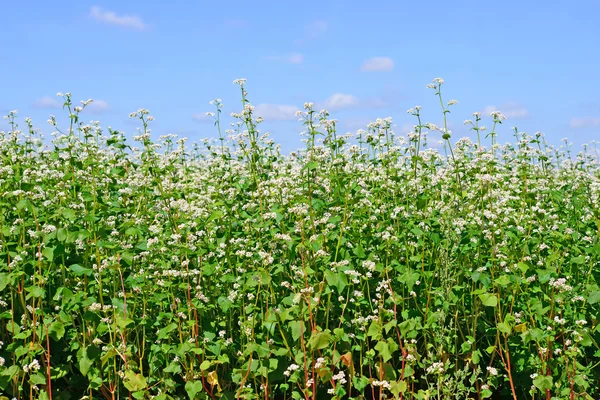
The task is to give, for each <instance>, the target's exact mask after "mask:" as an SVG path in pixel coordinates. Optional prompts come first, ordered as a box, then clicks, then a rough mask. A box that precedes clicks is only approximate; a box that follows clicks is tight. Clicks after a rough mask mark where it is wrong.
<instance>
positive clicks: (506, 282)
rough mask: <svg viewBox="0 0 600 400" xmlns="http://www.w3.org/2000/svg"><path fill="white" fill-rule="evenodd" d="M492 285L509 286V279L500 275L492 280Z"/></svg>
mask: <svg viewBox="0 0 600 400" xmlns="http://www.w3.org/2000/svg"><path fill="white" fill-rule="evenodd" d="M494 284H495V285H500V286H508V285H509V284H510V278H509V277H508V276H507V275H500V277H498V278H497V279H496V280H494Z"/></svg>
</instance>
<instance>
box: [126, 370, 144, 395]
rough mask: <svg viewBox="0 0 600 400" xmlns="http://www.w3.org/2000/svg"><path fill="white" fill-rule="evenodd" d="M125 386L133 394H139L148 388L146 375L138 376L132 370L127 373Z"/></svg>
mask: <svg viewBox="0 0 600 400" xmlns="http://www.w3.org/2000/svg"><path fill="white" fill-rule="evenodd" d="M123 385H125V387H126V388H127V389H128V390H130V391H132V392H138V391H140V390H144V389H146V387H148V384H147V383H146V378H144V375H142V374H136V373H135V372H133V371H132V370H130V369H129V370H127V371H125V380H124V381H123Z"/></svg>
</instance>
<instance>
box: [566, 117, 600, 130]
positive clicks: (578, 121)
mask: <svg viewBox="0 0 600 400" xmlns="http://www.w3.org/2000/svg"><path fill="white" fill-rule="evenodd" d="M569 126H570V127H571V128H598V127H600V118H571V121H570V122H569Z"/></svg>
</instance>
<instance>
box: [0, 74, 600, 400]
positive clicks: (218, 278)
mask: <svg viewBox="0 0 600 400" xmlns="http://www.w3.org/2000/svg"><path fill="white" fill-rule="evenodd" d="M234 83H235V84H237V85H239V88H240V94H241V98H242V105H243V108H241V110H240V111H239V113H234V114H233V115H232V116H233V117H234V118H235V121H236V122H235V123H234V124H231V126H226V124H224V123H223V120H222V117H223V116H222V115H221V112H222V107H223V105H222V102H221V100H220V99H218V100H215V101H214V102H213V103H212V104H213V107H214V113H211V117H212V118H213V119H214V125H215V127H214V136H215V139H214V140H205V141H202V142H199V143H194V144H190V143H189V142H186V139H185V138H177V137H175V136H174V135H166V136H161V137H160V140H158V141H157V142H153V141H151V136H150V129H151V127H152V120H153V117H152V116H151V114H150V113H149V111H148V110H145V109H140V110H138V111H137V112H134V113H132V114H131V115H130V118H132V119H134V120H137V123H138V126H139V134H138V135H137V136H135V137H134V140H135V142H131V141H130V140H127V139H126V138H125V135H124V134H123V133H120V132H117V131H114V130H112V129H105V128H103V127H102V125H101V124H100V123H99V122H92V123H89V124H87V123H85V122H84V120H88V119H89V117H88V116H87V114H86V110H85V108H86V106H87V105H89V104H90V101H84V102H82V103H81V104H80V103H78V102H76V101H74V100H73V99H72V96H71V94H69V93H66V94H60V96H61V97H60V98H61V102H64V112H65V114H66V115H67V117H68V121H69V123H68V124H67V125H66V126H61V125H60V124H59V123H58V122H57V119H56V118H54V117H51V118H50V120H49V121H48V122H49V123H50V124H51V125H52V126H51V128H52V130H53V131H54V133H52V135H51V137H47V138H42V137H41V136H40V134H39V133H38V131H37V130H36V129H35V127H34V125H33V124H34V122H32V121H31V120H30V119H24V120H21V119H20V118H19V116H18V115H17V113H16V112H11V113H9V115H8V116H7V117H6V118H7V119H8V123H9V126H10V130H8V131H6V132H2V133H0V194H1V196H0V226H1V229H0V393H2V395H0V399H19V400H21V399H122V398H134V399H155V400H164V399H264V400H268V399H294V400H300V399H305V400H309V399H316V400H321V399H340V400H341V399H357V400H358V399H407V400H409V399H411V400H412V399H419V400H425V399H436V400H440V399H477V400H480V399H486V398H492V399H493V398H496V399H515V400H516V399H597V398H598V396H599V395H600V390H599V387H600V350H599V347H598V344H599V342H600V328H598V316H599V312H600V287H599V285H598V284H599V282H600V243H599V240H598V237H599V233H600V204H599V203H600V169H599V164H598V162H599V158H598V150H597V148H596V145H595V143H591V144H589V145H587V146H584V147H583V148H582V151H580V152H574V151H572V150H571V147H570V146H569V144H568V143H567V142H565V145H564V146H559V147H554V146H551V145H549V144H548V143H547V142H546V141H545V140H544V136H543V134H541V133H536V134H527V133H523V132H519V130H518V129H516V128H515V129H511V128H510V127H508V126H507V125H506V123H505V124H503V121H504V119H505V118H504V116H503V115H502V114H501V113H500V112H492V113H491V114H485V115H484V114H481V113H474V114H473V115H472V116H469V118H471V119H470V120H467V121H465V122H464V124H465V125H467V126H468V127H469V128H470V129H471V130H472V131H473V132H474V133H475V134H476V137H477V141H475V140H469V139H466V138H463V139H459V140H456V139H457V138H456V137H453V136H452V134H451V132H450V131H449V130H448V121H449V119H450V118H451V117H454V115H453V114H451V113H450V111H451V110H452V106H453V105H454V104H456V103H457V101H456V100H448V99H446V98H445V92H444V91H443V89H444V86H443V84H444V81H443V80H442V79H441V78H436V79H435V80H434V81H433V82H432V83H430V84H429V85H427V87H428V88H427V89H426V88H423V90H429V91H430V92H431V93H430V95H431V96H437V97H439V104H440V108H439V109H438V110H425V109H421V107H418V106H416V107H414V108H412V109H410V110H408V113H409V114H410V115H411V118H412V120H413V124H414V126H413V129H412V131H411V132H400V131H395V130H396V129H395V127H394V124H393V122H392V120H391V119H389V118H387V119H378V120H376V121H375V122H373V123H371V124H369V125H368V126H367V127H365V129H361V130H358V131H357V132H355V133H353V134H345V133H344V134H342V133H340V132H338V131H337V128H336V126H337V121H336V120H334V119H331V118H330V116H329V113H328V112H327V111H325V110H317V109H315V108H314V106H313V105H312V104H311V103H306V104H304V109H303V110H301V111H298V112H297V117H298V119H299V122H298V125H299V126H300V128H299V130H303V132H302V134H303V135H304V143H305V147H304V148H303V149H300V150H298V151H295V152H291V153H284V152H282V151H281V150H280V146H279V145H278V144H277V143H275V142H274V141H273V140H272V139H270V138H269V136H268V135H266V134H263V132H262V131H261V129H260V124H261V122H262V119H261V118H260V115H257V113H256V112H255V110H254V107H253V106H252V105H251V104H250V102H249V100H248V93H247V92H246V86H247V85H246V82H245V80H244V79H238V80H236V81H235V82H234ZM457 117H459V116H457ZM441 118H443V121H444V123H443V126H436V125H434V124H432V123H428V122H426V121H427V120H431V119H435V120H438V119H441ZM486 125H487V127H486ZM430 132H438V133H441V135H442V138H443V142H442V143H441V144H437V143H436V144H435V146H432V144H433V143H432V142H431V141H428V134H429V133H430ZM474 137H475V136H474ZM509 142H510V143H512V144H509Z"/></svg>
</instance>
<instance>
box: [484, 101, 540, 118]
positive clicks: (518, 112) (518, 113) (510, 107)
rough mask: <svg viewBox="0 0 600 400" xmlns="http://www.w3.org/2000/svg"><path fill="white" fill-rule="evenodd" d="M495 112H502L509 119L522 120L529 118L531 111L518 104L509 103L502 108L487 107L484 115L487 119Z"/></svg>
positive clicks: (501, 106)
mask: <svg viewBox="0 0 600 400" xmlns="http://www.w3.org/2000/svg"><path fill="white" fill-rule="evenodd" d="M493 111H500V112H501V113H502V114H503V115H504V116H505V117H506V118H508V119H522V118H527V117H529V111H528V110H527V109H526V108H525V107H523V105H521V104H520V103H518V102H515V101H507V102H505V103H504V104H502V105H500V107H496V106H487V107H486V108H484V109H483V114H484V115H485V116H486V117H489V116H490V113H491V112H493Z"/></svg>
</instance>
